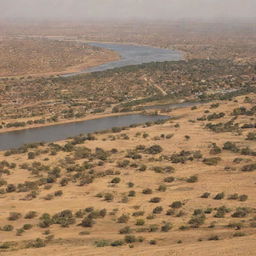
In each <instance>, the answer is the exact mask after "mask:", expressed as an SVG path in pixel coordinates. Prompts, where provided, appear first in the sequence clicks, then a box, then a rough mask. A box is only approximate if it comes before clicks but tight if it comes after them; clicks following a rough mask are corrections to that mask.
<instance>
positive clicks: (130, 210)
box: [0, 94, 256, 256]
mask: <svg viewBox="0 0 256 256" xmlns="http://www.w3.org/2000/svg"><path fill="white" fill-rule="evenodd" d="M255 103H256V97H255V94H248V95H245V96H239V97H237V98H233V100H231V101H215V102H211V103H208V104H206V105H201V106H198V107H193V108H192V109H191V108H185V109H177V110H173V111H172V112H170V113H169V114H170V115H171V116H172V119H170V120H168V121H166V122H165V123H156V124H147V125H141V126H138V127H134V128H128V129H124V130H115V129H114V130H113V131H108V132H106V133H101V134H95V135H90V137H77V138H74V139H71V140H66V141H61V142H57V143H55V144H45V145H30V146H29V145H28V146H26V147H23V148H21V149H20V150H18V151H6V152H1V153H0V159H1V161H2V162H0V165H1V169H0V170H1V178H0V182H1V184H2V185H1V188H0V189H1V197H0V204H1V212H0V227H1V231H0V240H1V243H0V248H1V249H0V250H1V251H0V252H1V255H21V254H22V255H31V256H32V255H33V256H34V255H43V254H45V253H47V254H49V255H102V254H103V253H105V254H107V255H156V254H158V255H161V256H167V255H212V256H213V255H214V256H215V255H228V256H229V255H230V256H231V255H232V256H233V255H254V251H255V249H256V247H255V239H256V235H255V227H256V218H255V217H256V215H255V213H256V199H255V192H256V191H255V182H256V180H255V171H256V162H255V155H256V144H255V139H256V133H255V128H254V127H255V126H254V125H255V122H256V119H255V112H256V110H255ZM216 124H218V125H216ZM199 134H200V136H199ZM249 134H250V135H249ZM12 163H14V164H12ZM64 210H68V211H65V212H63V211H64ZM31 211H35V212H36V213H34V214H32V213H31ZM29 212H30V214H28V213H29ZM45 213H47V214H45ZM56 214H57V215H56ZM25 224H30V225H25ZM7 225H11V227H10V226H7ZM7 230H10V231H7ZM37 238H38V239H37ZM101 247H103V248H101Z"/></svg>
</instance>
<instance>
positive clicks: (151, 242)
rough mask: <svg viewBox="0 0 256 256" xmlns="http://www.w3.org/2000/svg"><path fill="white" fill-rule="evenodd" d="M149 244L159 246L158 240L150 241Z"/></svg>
mask: <svg viewBox="0 0 256 256" xmlns="http://www.w3.org/2000/svg"><path fill="white" fill-rule="evenodd" d="M149 244H151V245H155V244H157V242H156V240H150V241H149Z"/></svg>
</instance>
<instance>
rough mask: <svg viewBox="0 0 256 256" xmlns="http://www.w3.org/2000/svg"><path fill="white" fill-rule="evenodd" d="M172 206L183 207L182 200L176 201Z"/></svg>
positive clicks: (175, 207)
mask: <svg viewBox="0 0 256 256" xmlns="http://www.w3.org/2000/svg"><path fill="white" fill-rule="evenodd" d="M170 207H172V208H174V209H178V208H181V207H182V202H181V201H174V202H173V203H172V204H171V205H170Z"/></svg>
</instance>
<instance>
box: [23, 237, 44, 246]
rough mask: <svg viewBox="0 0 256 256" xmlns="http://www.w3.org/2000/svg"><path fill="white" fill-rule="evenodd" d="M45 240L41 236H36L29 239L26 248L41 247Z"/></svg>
mask: <svg viewBox="0 0 256 256" xmlns="http://www.w3.org/2000/svg"><path fill="white" fill-rule="evenodd" d="M45 246H46V244H45V241H44V240H42V239H41V238H37V239H36V240H34V241H31V242H29V243H28V244H27V248H31V247H32V248H41V247H45Z"/></svg>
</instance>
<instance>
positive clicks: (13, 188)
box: [6, 184, 16, 193]
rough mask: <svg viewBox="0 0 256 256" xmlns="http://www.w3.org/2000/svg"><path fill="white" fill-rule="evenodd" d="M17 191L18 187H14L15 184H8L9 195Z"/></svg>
mask: <svg viewBox="0 0 256 256" xmlns="http://www.w3.org/2000/svg"><path fill="white" fill-rule="evenodd" d="M15 191H16V186H15V185H13V184H8V185H7V188H6V192H7V193H12V192H15Z"/></svg>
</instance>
